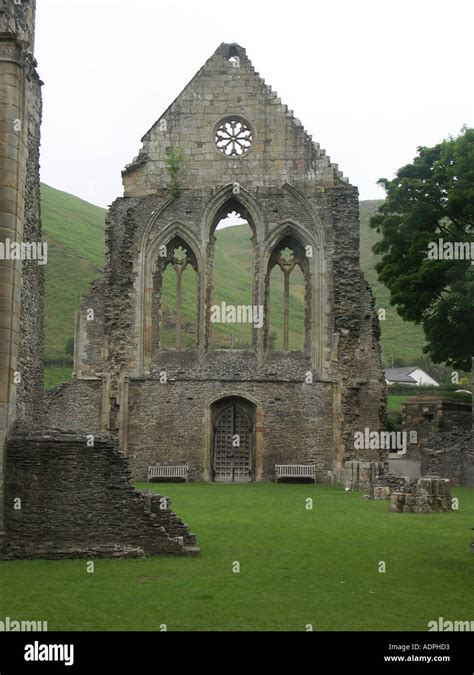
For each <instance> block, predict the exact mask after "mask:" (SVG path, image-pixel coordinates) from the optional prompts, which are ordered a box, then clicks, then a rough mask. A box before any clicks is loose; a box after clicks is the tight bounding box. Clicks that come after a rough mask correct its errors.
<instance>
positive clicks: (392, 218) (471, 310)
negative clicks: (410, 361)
mask: <svg viewBox="0 0 474 675" xmlns="http://www.w3.org/2000/svg"><path fill="white" fill-rule="evenodd" d="M379 184H380V185H383V187H384V188H385V191H386V194H387V198H386V200H385V201H384V203H383V204H382V205H381V206H380V208H379V210H378V212H377V213H376V214H375V215H374V216H373V217H372V218H371V221H370V226H371V227H372V228H374V229H375V230H376V231H377V232H379V233H380V234H381V235H382V237H381V240H380V241H379V242H377V243H376V244H375V245H374V247H373V251H374V253H376V254H377V255H379V256H381V257H380V261H379V262H378V263H377V265H376V270H377V273H378V277H379V279H380V281H381V282H382V283H383V284H385V285H386V286H387V287H388V289H389V290H390V294H391V304H392V305H394V306H395V307H396V309H397V311H398V313H399V314H400V316H402V317H403V319H405V320H406V321H414V322H415V323H419V324H421V325H422V326H423V329H424V332H425V336H426V341H427V344H426V346H425V348H424V351H425V352H426V353H427V354H428V355H429V356H430V358H431V359H432V360H433V361H434V362H435V363H442V362H446V364H448V365H450V366H452V367H454V368H459V369H463V370H470V369H471V358H472V357H473V355H474V256H473V257H472V258H471V259H469V257H467V255H468V254H466V251H471V255H472V251H473V250H474V245H471V242H474V129H463V130H462V133H461V134H460V135H459V136H458V137H457V138H449V139H448V140H445V141H443V142H442V143H439V144H438V145H436V146H434V147H433V148H426V147H420V148H418V156H417V157H416V158H415V159H414V161H413V163H412V164H407V165H406V166H404V167H402V168H401V169H399V170H398V171H397V173H396V177H395V178H394V179H393V180H391V181H389V180H387V179H386V178H382V179H380V181H379ZM440 240H442V241H440ZM455 246H456V247H457V250H458V258H459V257H460V256H461V257H462V256H463V255H464V259H450V258H449V256H450V251H451V252H452V251H454V250H455V248H454V247H455ZM461 249H462V251H463V253H461V254H459V251H460V250H461ZM436 250H438V251H441V252H442V253H441V257H442V259H434V257H433V256H434V255H435V253H434V252H436ZM443 256H444V257H443ZM471 263H473V264H471Z"/></svg>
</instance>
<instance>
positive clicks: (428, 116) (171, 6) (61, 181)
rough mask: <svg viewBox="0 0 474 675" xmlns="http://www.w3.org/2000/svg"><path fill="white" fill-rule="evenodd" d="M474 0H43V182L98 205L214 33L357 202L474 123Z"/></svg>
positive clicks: (114, 189)
mask: <svg viewBox="0 0 474 675" xmlns="http://www.w3.org/2000/svg"><path fill="white" fill-rule="evenodd" d="M473 19H474V3H473V2H472V0H449V2H446V0H443V1H441V0H397V2H388V1H387V0H386V1H385V2H384V1H383V0H337V1H331V0H325V1H324V2H320V1H318V0H310V1H308V2H303V1H302V0H291V1H290V0H285V1H284V2H281V1H280V0H271V1H269V2H267V1H266V0H251V1H250V0H235V1H232V0H231V1H228V2H215V1H214V0H200V1H199V0H197V1H196V0H188V1H183V0H169V1H168V0H146V1H145V0H130V1H127V2H125V1H117V0H37V32H36V57H37V60H38V68H39V73H40V76H41V78H42V79H43V81H44V83H45V85H44V87H43V95H44V117H43V127H42V155H41V178H42V180H43V182H45V183H48V184H49V185H51V186H53V187H55V188H58V189H60V190H65V191H67V192H71V193H72V194H75V195H77V196H79V197H82V198H83V199H86V200H88V201H91V202H93V203H95V204H98V205H100V206H106V205H108V204H110V203H111V202H112V201H113V200H114V199H115V198H116V197H118V196H121V194H122V184H121V175H120V172H121V170H122V169H123V167H124V166H125V164H127V163H129V162H130V161H131V160H132V158H133V157H134V156H135V155H136V154H137V153H138V150H139V148H140V145H141V144H140V138H141V137H142V136H143V134H144V133H145V132H146V131H147V130H148V129H149V128H150V126H151V125H152V124H153V122H155V120H156V119H158V118H159V116H160V115H161V113H162V112H163V111H164V110H165V109H166V108H167V107H168V105H169V103H170V102H171V101H172V100H173V99H174V98H175V97H176V96H177V94H179V92H180V91H181V90H182V89H183V87H184V86H185V85H186V84H187V83H188V81H189V80H190V79H191V78H192V77H193V75H194V74H195V73H196V71H197V70H198V69H199V68H200V67H201V66H202V65H203V63H204V62H205V61H206V60H207V59H208V58H209V56H210V55H211V54H212V53H213V52H214V51H215V50H216V48H217V47H218V45H219V44H220V43H221V42H238V43H239V44H241V45H242V46H243V47H246V49H247V54H248V56H249V58H250V59H251V61H252V62H253V65H254V66H255V68H256V70H257V71H258V72H259V73H260V74H261V76H262V77H263V78H264V79H265V81H266V82H267V84H270V85H271V86H272V87H273V89H274V90H275V91H277V92H278V94H279V96H280V97H281V99H282V101H283V102H284V103H286V104H287V105H288V107H289V108H290V109H292V110H294V112H295V115H296V117H298V118H299V119H301V121H302V122H303V125H304V126H305V128H306V130H307V131H308V132H309V133H310V134H312V136H313V139H314V140H316V141H318V142H319V143H320V144H321V147H322V148H325V149H326V151H327V153H328V155H329V156H330V157H331V160H332V161H333V162H337V163H338V164H339V168H340V169H342V171H343V172H344V174H345V175H346V176H348V177H349V179H350V181H351V183H353V184H354V185H357V186H358V187H359V191H360V196H361V198H362V199H375V198H381V197H382V196H383V191H382V190H381V188H379V187H378V186H377V185H376V182H377V179H378V178H380V177H382V176H383V177H387V178H391V177H392V176H393V174H394V172H395V171H396V169H397V168H399V167H400V166H403V165H404V164H406V163H407V162H410V161H411V160H412V159H413V157H414V156H415V154H416V148H417V146H419V145H433V144H435V143H437V142H439V141H441V140H442V139H443V138H446V137H447V136H449V135H450V134H453V135H456V134H457V133H458V132H459V130H460V128H461V127H462V125H463V124H467V125H468V126H473V125H474V93H473V85H472V83H473V75H472V73H473V37H472V31H473Z"/></svg>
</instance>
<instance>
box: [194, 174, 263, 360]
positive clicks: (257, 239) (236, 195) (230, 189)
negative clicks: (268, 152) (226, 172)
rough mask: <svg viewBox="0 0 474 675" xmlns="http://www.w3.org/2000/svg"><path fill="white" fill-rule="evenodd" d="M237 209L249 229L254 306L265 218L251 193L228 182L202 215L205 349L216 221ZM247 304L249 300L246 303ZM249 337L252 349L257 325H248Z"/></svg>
mask: <svg viewBox="0 0 474 675" xmlns="http://www.w3.org/2000/svg"><path fill="white" fill-rule="evenodd" d="M233 211H235V212H237V213H239V214H240V216H241V217H242V218H243V219H245V220H246V221H247V223H248V225H249V227H250V229H251V231H252V238H251V241H252V249H253V250H252V267H251V271H250V282H249V283H250V285H251V291H250V293H251V304H252V305H253V306H254V307H255V306H257V304H258V302H257V297H258V283H257V281H256V278H257V274H256V271H257V270H258V269H259V251H260V244H261V242H262V241H263V239H264V237H265V232H266V221H265V217H264V214H263V211H262V210H261V208H260V206H259V204H258V203H257V201H256V199H255V198H254V197H253V195H252V194H251V193H250V192H249V191H248V190H245V189H244V188H243V187H241V186H238V185H237V184H234V183H230V184H228V185H226V186H224V187H222V188H220V189H219V190H218V191H217V192H216V193H215V194H214V195H213V196H212V197H211V198H210V199H209V200H208V202H207V203H206V205H205V207H204V209H203V211H202V215H201V238H202V242H203V244H204V245H205V247H206V248H205V250H206V270H205V279H204V284H205V301H204V304H203V307H202V336H201V341H202V344H203V345H204V351H206V352H207V351H208V350H209V349H210V346H211V326H212V324H211V321H210V316H211V306H212V305H211V303H212V299H213V291H214V274H215V270H214V267H215V265H214V262H215V242H216V237H215V235H214V232H215V230H216V228H217V226H218V224H219V222H220V221H221V220H222V219H223V218H224V217H225V216H227V214H228V213H231V212H233ZM245 304H246V305H248V304H249V303H248V301H247V302H246V303H245ZM247 337H248V340H249V341H250V343H251V349H252V350H256V348H257V328H256V327H255V325H251V326H250V330H249V333H248V336H247Z"/></svg>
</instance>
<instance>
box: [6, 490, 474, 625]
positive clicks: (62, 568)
mask: <svg viewBox="0 0 474 675" xmlns="http://www.w3.org/2000/svg"><path fill="white" fill-rule="evenodd" d="M141 487H142V486H141ZM147 487H150V486H147ZM152 488H153V489H156V490H158V491H159V492H162V493H163V494H167V495H170V496H171V497H172V499H173V507H174V509H175V510H176V512H177V513H178V514H179V515H180V516H181V517H183V518H184V519H185V521H186V522H188V523H190V524H191V526H192V530H193V531H194V532H196V533H197V535H198V540H199V545H200V546H201V550H202V556H201V557H200V558H197V559H196V558H173V557H153V558H148V559H144V560H115V561H112V560H97V561H96V562H95V572H94V574H87V573H86V561H85V560H79V561H77V560H76V561H18V562H16V561H15V562H1V563H0V588H1V595H0V618H2V617H6V616H9V617H10V618H12V619H18V620H21V619H23V620H27V619H29V620H35V619H36V620H47V621H48V623H49V625H48V628H49V630H112V629H115V630H159V628H160V625H161V624H166V625H167V627H168V630H172V631H174V630H211V631H216V630H227V631H229V630H252V631H256V630H280V631H287V630H297V631H303V630H305V627H306V625H307V624H312V625H313V627H314V630H411V631H414V630H422V631H424V630H427V623H428V621H430V620H435V619H437V618H438V617H440V616H442V617H444V618H446V619H451V620H474V594H473V593H472V579H473V573H474V556H473V555H471V554H470V552H469V543H470V538H471V527H473V526H474V490H472V489H468V488H458V489H455V490H454V494H455V496H457V497H458V498H459V500H460V508H459V511H457V512H452V513H441V514H394V513H389V512H388V502H383V501H368V502H366V501H364V500H363V498H362V495H361V493H345V492H344V490H343V489H342V488H341V487H339V486H326V485H301V484H300V485H295V484H279V485H275V484H268V483H260V484H250V485H215V484H203V483H194V484H193V483H190V484H188V485H181V484H171V485H170V484H167V485H157V484H154V485H153V486H152ZM308 497H311V498H312V499H313V500H314V508H313V510H312V511H310V510H306V508H305V500H306V499H307V498H308ZM235 561H238V562H239V563H240V573H239V574H234V573H233V572H232V565H233V563H234V562H235ZM380 561H385V563H386V567H387V571H386V573H385V574H380V573H379V572H378V565H379V562H380Z"/></svg>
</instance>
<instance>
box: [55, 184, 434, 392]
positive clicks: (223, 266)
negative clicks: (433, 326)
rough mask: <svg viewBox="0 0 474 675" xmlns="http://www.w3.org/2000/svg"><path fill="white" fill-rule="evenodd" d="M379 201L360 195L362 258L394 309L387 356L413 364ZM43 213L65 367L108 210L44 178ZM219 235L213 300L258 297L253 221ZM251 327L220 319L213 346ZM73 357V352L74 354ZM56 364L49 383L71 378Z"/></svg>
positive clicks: (295, 284)
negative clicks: (383, 272) (375, 220)
mask: <svg viewBox="0 0 474 675" xmlns="http://www.w3.org/2000/svg"><path fill="white" fill-rule="evenodd" d="M379 203H380V202H377V201H362V202H361V263H362V268H363V270H364V274H365V276H366V279H367V280H368V282H369V283H370V284H371V286H372V288H373V289H374V292H375V295H376V298H377V307H383V308H385V309H386V312H387V320H386V321H385V322H383V323H382V343H383V352H384V361H385V362H386V363H387V364H388V363H390V362H391V359H392V357H393V358H398V359H403V361H405V362H406V363H407V364H408V363H414V362H415V361H417V360H418V359H419V357H420V355H421V349H422V345H423V333H422V330H421V328H419V327H417V326H414V325H413V324H408V323H404V322H403V321H402V319H401V318H400V317H399V316H398V315H397V314H396V312H395V310H394V309H393V308H392V307H390V304H389V294H388V291H387V289H385V288H384V287H383V286H381V285H380V284H379V283H378V282H377V279H376V273H375V271H374V256H373V254H372V253H371V247H372V245H373V243H374V241H375V238H376V233H374V231H373V230H370V228H369V227H368V221H369V218H370V215H371V214H372V213H373V212H374V211H375V210H376V208H377V206H378V204H379ZM42 218H43V231H44V238H45V241H47V242H48V264H47V265H46V268H45V269H46V302H45V360H46V363H47V364H49V365H53V363H54V364H56V366H59V364H60V362H61V361H62V360H65V359H66V360H67V357H66V354H65V348H66V343H67V341H68V339H70V338H71V337H72V336H73V335H74V314H75V311H76V310H77V309H78V307H79V300H80V298H81V296H82V295H84V294H85V293H86V292H87V290H88V288H89V285H90V282H91V281H92V280H93V279H96V278H98V277H99V276H100V274H101V267H102V265H103V260H104V218H105V209H102V208H99V207H97V206H93V205H92V204H89V203H88V202H85V201H83V200H81V199H78V198H77V197H74V196H72V195H70V194H67V193H65V192H60V191H59V190H55V189H53V188H51V187H49V186H47V185H44V184H43V185H42ZM216 235H217V241H216V260H215V284H214V289H215V290H214V297H213V303H215V304H219V303H220V302H222V301H223V300H225V301H226V302H227V303H228V304H235V305H248V304H251V274H250V270H251V262H252V245H251V241H250V237H251V232H250V229H249V228H248V226H246V225H237V226H234V227H228V228H225V229H222V230H218V231H217V233H216ZM291 279H292V283H291V287H290V324H291V330H290V349H296V348H299V347H301V345H302V335H303V309H304V287H303V283H302V275H301V273H300V271H299V269H298V268H297V269H295V271H294V272H293V274H292V277H291ZM282 281H283V275H282V273H281V271H280V270H279V269H278V268H276V269H275V270H274V272H273V273H272V277H271V284H270V334H271V335H272V343H273V346H274V348H276V349H279V348H281V346H282V334H283V311H282V297H283V286H282ZM195 292H196V281H195V275H194V272H193V270H192V268H191V267H188V269H187V270H186V271H185V273H184V276H183V307H182V309H183V320H184V324H183V325H184V328H183V346H184V347H188V348H189V347H191V346H192V345H193V343H194V341H195V331H196V324H195V307H196V304H195V303H196V299H195ZM174 295H175V273H174V271H173V270H172V269H171V268H168V270H167V273H166V275H165V282H164V302H165V330H164V335H163V339H164V344H165V345H166V346H168V347H172V346H173V344H174V332H173V330H172V328H173V325H174V320H175V312H174V304H173V303H174ZM250 339H251V336H250V329H249V326H248V325H246V324H233V325H228V324H214V325H213V331H212V344H213V345H214V347H218V348H226V347H229V346H230V345H231V344H233V345H234V347H236V348H239V347H245V346H246V345H248V344H249V343H250ZM69 359H70V357H69ZM64 365H65V366H66V369H59V368H58V369H57V370H56V374H55V376H54V377H52V376H51V372H49V373H48V377H47V383H48V384H49V385H51V384H54V383H55V382H56V381H61V380H63V379H64V378H65V377H67V374H68V372H70V370H71V368H70V366H68V364H67V363H65V364H64Z"/></svg>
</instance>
